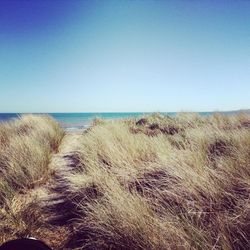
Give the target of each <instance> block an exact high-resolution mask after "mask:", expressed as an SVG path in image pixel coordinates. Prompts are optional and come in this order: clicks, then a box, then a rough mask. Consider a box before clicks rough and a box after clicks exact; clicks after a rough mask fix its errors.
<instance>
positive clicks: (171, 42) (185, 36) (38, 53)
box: [0, 0, 250, 112]
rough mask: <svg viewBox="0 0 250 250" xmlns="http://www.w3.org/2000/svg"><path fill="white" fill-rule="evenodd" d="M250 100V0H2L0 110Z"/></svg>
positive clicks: (216, 106)
mask: <svg viewBox="0 0 250 250" xmlns="http://www.w3.org/2000/svg"><path fill="white" fill-rule="evenodd" d="M246 108H250V1H246V0H242V1H240V0H233V1H230V0H227V1H223V0H220V1H218V0H215V1H211V0H210V1H205V0H204V1H200V0H189V1H188V0H182V1H178V0H174V1H163V0H158V1H150V0H145V1H143V0H131V1H129V0H127V1H125V0H114V1H102V0H98V1H95V0H90V1H80V0H68V1H66V0H65V1H63V0H53V1H52V0H19V1H17V0H0V112H88V111H90V112H95V111H96V112H103V111H104V112H105V111H113V112H115V111H118V112H119V111H143V112H145V111H209V110H210V111H213V110H232V109H246Z"/></svg>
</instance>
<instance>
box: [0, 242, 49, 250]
mask: <svg viewBox="0 0 250 250" xmlns="http://www.w3.org/2000/svg"><path fill="white" fill-rule="evenodd" d="M0 250H52V249H51V248H50V247H48V246H47V245H45V244H44V243H43V242H42V241H40V240H35V239H17V240H11V241H8V242H5V243H4V244H3V245H1V246H0Z"/></svg>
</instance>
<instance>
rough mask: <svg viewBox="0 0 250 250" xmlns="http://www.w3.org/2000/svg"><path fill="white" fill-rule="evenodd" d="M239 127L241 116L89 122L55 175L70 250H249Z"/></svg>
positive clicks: (247, 178) (248, 136) (244, 143)
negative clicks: (64, 169)
mask: <svg viewBox="0 0 250 250" xmlns="http://www.w3.org/2000/svg"><path fill="white" fill-rule="evenodd" d="M249 125H250V116H249V115H244V114H239V115H234V116H226V115H219V114H216V115H213V116H209V117H200V116H198V115H196V114H191V115H190V114H180V115H178V116H177V117H174V118H171V117H166V116H162V115H159V114H154V115H152V116H149V117H144V118H142V119H126V120H123V121H101V120H98V121H97V120H96V121H95V123H94V125H93V126H92V127H91V128H90V129H89V130H88V131H87V132H85V133H84V134H83V136H82V138H81V140H80V141H79V142H78V145H77V146H76V147H75V150H76V152H75V155H76V156H77V158H78V161H79V162H80V163H78V165H77V167H76V168H75V169H73V170H72V171H71V173H70V174H68V175H67V176H64V177H63V182H64V185H66V189H65V191H66V192H65V200H67V201H68V203H69V204H71V205H70V207H71V209H72V204H74V205H75V206H74V213H75V219H74V220H72V221H71V224H72V225H73V227H74V228H75V234H74V235H73V236H72V239H71V242H72V241H74V243H75V245H74V246H71V247H72V248H73V247H77V246H79V247H82V248H84V249H249V247H250V225H249V221H250V197H249V194H250V130H249V129H250V126H249ZM65 183H66V184H65Z"/></svg>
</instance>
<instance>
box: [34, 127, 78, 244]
mask: <svg viewBox="0 0 250 250" xmlns="http://www.w3.org/2000/svg"><path fill="white" fill-rule="evenodd" d="M82 133H83V131H77V132H67V133H66V134H65V136H64V138H63V139H62V142H61V145H60V146H59V148H58V152H57V153H54V154H53V155H52V157H51V161H50V164H49V169H50V170H51V172H52V174H51V177H50V178H49V180H48V181H47V183H45V184H43V185H41V186H39V187H37V188H36V189H34V190H32V194H31V195H32V196H33V197H34V199H37V200H38V202H39V206H40V208H41V213H42V216H41V217H42V220H44V222H45V225H44V227H42V228H41V231H40V233H39V234H38V235H34V237H36V238H39V239H41V240H43V241H44V242H46V243H47V244H48V245H50V246H51V247H52V248H53V249H61V246H63V245H64V244H65V242H66V241H67V238H68V236H69V235H70V232H71V231H72V228H70V226H68V225H65V220H66V221H67V218H65V216H66V214H65V212H66V210H69V209H67V204H65V201H64V199H63V198H64V191H65V190H64V188H63V187H64V185H65V184H64V183H63V177H64V176H66V175H67V174H68V173H69V171H71V170H72V167H73V166H74V165H75V163H74V162H73V161H74V159H72V158H71V157H70V156H72V155H73V154H74V152H75V151H76V150H77V144H78V140H79V139H80V137H81V134H82ZM65 208H66V209H65ZM64 249H65V248H64Z"/></svg>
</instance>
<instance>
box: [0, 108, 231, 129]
mask: <svg viewBox="0 0 250 250" xmlns="http://www.w3.org/2000/svg"><path fill="white" fill-rule="evenodd" d="M161 113H162V114H166V115H169V116H175V115H176V114H177V113H176V112H161ZM223 113H231V112H223ZM22 114H24V113H0V122H3V121H8V120H11V119H14V118H18V117H19V116H20V115H22ZM34 114H45V113H34ZM46 114H48V115H50V116H52V117H53V118H54V119H56V120H57V121H58V122H59V123H60V124H61V126H62V127H63V128H65V129H66V130H75V129H84V128H88V127H89V126H90V124H91V122H92V121H93V119H95V118H102V119H121V118H129V117H140V116H143V115H145V114H150V113H148V112H147V113H145V112H144V113H143V112H122V113H118V112H117V113H46ZM199 114H200V115H205V116H206V115H211V114H213V112H199Z"/></svg>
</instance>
